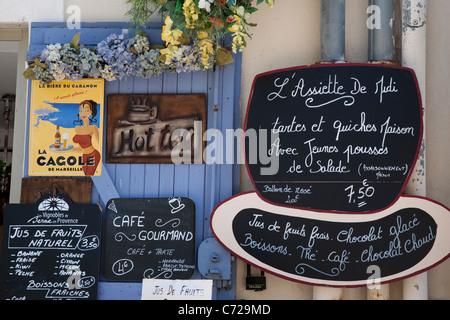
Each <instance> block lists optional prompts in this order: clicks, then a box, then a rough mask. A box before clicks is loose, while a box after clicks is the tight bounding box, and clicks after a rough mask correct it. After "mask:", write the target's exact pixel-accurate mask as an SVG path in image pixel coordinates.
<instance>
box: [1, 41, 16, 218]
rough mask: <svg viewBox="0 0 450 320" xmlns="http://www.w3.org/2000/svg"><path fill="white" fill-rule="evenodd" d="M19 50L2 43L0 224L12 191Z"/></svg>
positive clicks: (12, 42) (7, 43)
mask: <svg viewBox="0 0 450 320" xmlns="http://www.w3.org/2000/svg"><path fill="white" fill-rule="evenodd" d="M0 40H1V39H0ZM18 49H19V43H18V42H17V41H0V208H1V209H0V210H1V216H0V224H3V215H4V208H5V204H6V203H8V202H9V198H10V191H11V170H12V152H13V139H14V112H15V101H16V99H15V98H16V82H17V60H18Z"/></svg>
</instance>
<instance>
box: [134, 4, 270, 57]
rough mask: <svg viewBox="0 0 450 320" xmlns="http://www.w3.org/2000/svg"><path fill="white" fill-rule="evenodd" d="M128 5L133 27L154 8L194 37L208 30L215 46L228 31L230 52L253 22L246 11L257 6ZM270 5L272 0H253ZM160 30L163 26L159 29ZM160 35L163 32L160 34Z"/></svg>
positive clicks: (240, 44)
mask: <svg viewBox="0 0 450 320" xmlns="http://www.w3.org/2000/svg"><path fill="white" fill-rule="evenodd" d="M127 2H128V3H130V4H131V6H132V8H131V10H130V11H129V12H128V15H129V16H130V18H131V19H130V21H131V23H132V24H133V25H134V26H135V27H140V26H144V25H145V23H146V22H147V20H148V17H149V16H150V15H151V14H153V13H154V12H156V11H157V9H158V8H159V12H160V13H161V14H163V15H166V16H167V17H170V19H171V21H172V24H173V28H174V29H175V30H180V31H183V32H185V33H187V34H188V36H189V37H190V38H192V39H194V42H195V40H196V39H198V35H199V32H206V33H208V37H207V38H208V39H210V41H212V43H213V44H214V47H215V50H219V48H220V47H221V44H222V42H223V38H224V36H225V35H226V34H227V33H229V32H231V33H232V37H233V48H232V49H233V52H235V53H236V52H238V51H242V50H243V49H244V48H245V46H246V41H245V37H249V36H250V33H249V31H248V27H250V26H256V25H255V24H252V23H250V22H248V18H249V16H250V14H252V13H254V12H255V11H257V10H258V9H257V8H255V7H254V6H252V2H253V0H128V1H127ZM263 2H265V3H266V4H267V5H268V6H269V7H273V5H274V0H257V1H256V4H257V5H259V4H261V3H263ZM163 34H164V30H163ZM163 37H164V36H163Z"/></svg>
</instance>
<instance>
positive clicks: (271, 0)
mask: <svg viewBox="0 0 450 320" xmlns="http://www.w3.org/2000/svg"><path fill="white" fill-rule="evenodd" d="M269 8H273V0H269Z"/></svg>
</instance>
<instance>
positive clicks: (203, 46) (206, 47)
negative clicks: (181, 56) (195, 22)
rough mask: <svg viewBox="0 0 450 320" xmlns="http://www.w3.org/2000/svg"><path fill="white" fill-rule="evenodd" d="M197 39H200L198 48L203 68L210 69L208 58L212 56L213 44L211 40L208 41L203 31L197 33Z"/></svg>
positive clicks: (206, 34)
mask: <svg viewBox="0 0 450 320" xmlns="http://www.w3.org/2000/svg"><path fill="white" fill-rule="evenodd" d="M197 35H198V38H199V39H200V42H199V46H200V52H201V54H202V58H201V60H202V63H203V65H204V66H205V68H207V69H209V68H210V67H212V66H211V65H210V61H211V60H210V56H211V55H212V54H214V44H213V42H212V40H211V39H209V36H208V33H207V32H205V31H199V32H197Z"/></svg>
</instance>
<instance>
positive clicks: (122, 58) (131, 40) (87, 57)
mask: <svg viewBox="0 0 450 320" xmlns="http://www.w3.org/2000/svg"><path fill="white" fill-rule="evenodd" d="M166 26H167V29H166V32H167V41H168V43H169V44H168V46H167V47H166V48H164V49H161V48H159V47H158V48H157V47H155V46H152V45H151V44H150V42H149V40H148V37H147V36H146V35H145V33H143V32H138V33H136V34H135V35H134V36H132V37H130V36H128V35H127V34H121V35H117V34H111V35H110V36H108V37H107V38H106V39H104V40H103V41H101V42H100V43H99V44H97V46H96V47H95V48H87V47H84V46H83V45H78V41H79V38H80V34H77V35H76V36H75V37H74V39H73V40H72V42H71V43H69V44H63V45H62V44H59V43H57V44H50V45H47V46H46V47H45V48H44V50H42V53H41V55H40V56H39V57H36V58H35V59H34V60H32V61H29V62H28V64H29V68H28V69H27V70H26V71H25V72H24V76H25V78H27V79H36V80H39V81H40V82H41V83H42V84H48V83H50V82H52V81H58V80H64V79H70V80H79V79H82V78H103V79H105V80H106V81H114V80H118V79H122V78H123V77H127V76H137V77H141V78H151V77H155V76H159V75H161V74H162V73H163V72H166V71H168V72H177V73H179V72H192V71H204V70H208V69H210V68H211V67H212V65H213V64H214V56H213V55H212V54H211V50H210V47H208V44H207V43H205V42H204V43H200V42H199V43H198V44H196V45H194V46H191V45H186V44H184V43H183V41H184V40H183V33H182V32H180V33H178V32H174V31H173V30H172V29H171V25H170V21H169V20H168V21H167V24H166ZM205 40H206V39H205ZM203 46H206V47H207V48H209V49H205V48H203ZM205 50H206V51H205ZM207 54H209V56H207Z"/></svg>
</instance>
